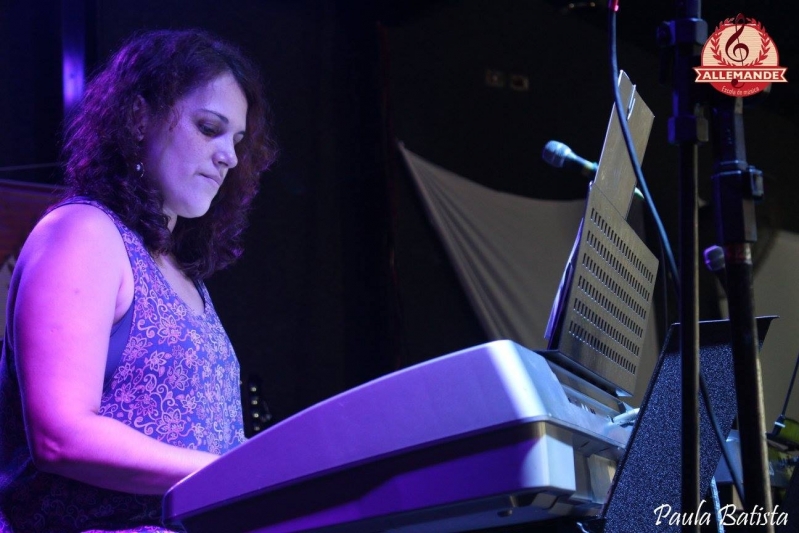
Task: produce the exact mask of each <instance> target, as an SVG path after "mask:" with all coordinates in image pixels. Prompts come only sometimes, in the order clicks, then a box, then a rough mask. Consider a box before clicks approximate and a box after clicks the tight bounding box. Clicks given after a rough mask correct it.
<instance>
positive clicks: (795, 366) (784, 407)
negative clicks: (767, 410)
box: [780, 354, 799, 419]
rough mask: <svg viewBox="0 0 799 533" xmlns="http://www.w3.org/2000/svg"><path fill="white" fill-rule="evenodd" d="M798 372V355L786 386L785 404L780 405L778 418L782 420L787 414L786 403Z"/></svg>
mask: <svg viewBox="0 0 799 533" xmlns="http://www.w3.org/2000/svg"><path fill="white" fill-rule="evenodd" d="M797 370H799V354H797V355H796V363H795V364H794V366H793V376H791V384H790V385H788V394H786V395H785V403H783V404H782V411H781V412H780V416H781V417H782V418H783V419H784V418H785V413H787V412H788V401H789V400H790V399H791V392H793V384H794V383H795V382H796V371H797Z"/></svg>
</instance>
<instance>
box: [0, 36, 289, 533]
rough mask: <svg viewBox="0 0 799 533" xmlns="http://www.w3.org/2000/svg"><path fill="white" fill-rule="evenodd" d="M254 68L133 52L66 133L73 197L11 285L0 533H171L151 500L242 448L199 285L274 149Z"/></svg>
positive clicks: (214, 43)
mask: <svg viewBox="0 0 799 533" xmlns="http://www.w3.org/2000/svg"><path fill="white" fill-rule="evenodd" d="M267 112H268V111H267V107H266V103H265V102H264V100H263V97H262V94H261V83H260V81H259V76H258V72H257V69H256V68H255V67H254V65H253V64H252V63H251V62H250V61H249V60H247V59H246V58H245V57H244V56H243V55H242V54H241V53H240V52H239V51H238V50H237V49H236V48H235V47H233V46H231V45H230V44H228V43H225V42H223V41H220V40H219V39H217V38H215V37H213V36H210V35H208V34H206V33H204V32H199V31H159V32H151V33H146V34H142V35H139V36H137V37H134V38H133V39H131V40H129V41H128V42H127V43H126V44H125V45H124V46H123V47H122V49H121V50H120V51H119V52H118V53H117V54H116V55H115V56H114V57H113V58H111V60H110V61H109V63H108V64H107V65H106V66H105V68H104V69H103V70H102V71H101V72H100V73H99V74H98V75H97V76H96V77H95V78H94V80H93V81H92V82H91V83H90V85H89V87H88V89H87V91H86V95H85V97H84V101H83V103H82V105H81V107H80V109H79V111H78V112H77V114H76V115H75V117H74V119H73V120H72V121H71V123H70V125H69V126H68V128H67V140H66V144H65V160H66V166H65V176H66V181H67V185H68V191H69V194H68V197H67V199H66V200H64V201H63V202H61V203H60V204H59V205H58V206H56V207H55V208H53V209H51V210H50V211H49V212H48V213H47V214H46V215H45V216H44V217H43V218H42V220H41V221H40V222H39V223H38V224H37V225H36V227H35V228H34V229H33V231H32V232H31V235H30V236H29V238H28V240H27V242H26V243H25V245H24V247H23V249H22V251H21V253H20V256H19V260H18V262H17V265H16V267H15V270H14V274H13V279H12V282H11V287H10V291H9V306H8V320H7V325H6V336H5V341H4V343H3V344H4V351H3V356H2V361H1V364H0V391H2V394H0V423H2V433H0V453H1V454H2V455H1V456H0V469H2V470H1V471H0V531H13V532H16V533H19V532H29V531H31V532H58V533H67V532H73V531H74V532H78V531H81V532H82V531H93V530H103V531H123V530H124V531H168V529H164V528H163V527H162V526H160V525H159V523H160V519H161V497H162V495H163V494H164V492H165V491H166V490H167V489H168V488H169V487H171V486H172V485H174V484H175V483H176V482H177V481H179V480H180V479H182V478H183V477H185V476H187V475H188V474H190V473H192V472H194V471H196V470H198V469H200V468H202V467H203V466H205V465H207V464H208V463H210V462H211V461H213V460H214V459H215V458H216V457H218V455H219V454H222V453H225V452H226V451H228V450H230V449H231V448H233V447H235V446H236V445H238V444H239V443H241V442H242V441H243V440H244V434H243V429H242V419H241V403H240V392H239V366H238V361H237V360H236V356H235V353H234V352H233V349H232V347H231V346H230V342H229V340H228V338H227V335H226V334H225V332H224V329H223V328H222V326H221V324H220V323H219V319H218V317H217V315H216V313H215V311H214V309H213V306H212V305H211V302H210V300H209V297H208V293H207V291H206V289H205V287H204V285H203V283H202V280H203V279H205V278H207V277H208V276H209V275H211V274H212V273H213V272H214V271H216V270H219V269H221V268H224V267H225V266H227V265H229V264H230V263H232V262H233V261H234V260H235V259H236V258H237V257H238V256H239V255H240V253H241V248H240V235H241V232H242V230H243V227H244V225H245V217H246V213H247V210H248V206H249V205H250V202H251V200H252V198H253V196H254V194H255V192H256V190H257V185H258V177H259V173H260V172H261V171H262V170H265V169H266V168H267V167H268V165H269V164H270V163H271V161H272V160H273V158H274V156H275V153H276V149H275V146H274V143H273V141H272V140H271V137H270V133H269V128H268V124H267Z"/></svg>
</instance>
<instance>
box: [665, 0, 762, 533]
mask: <svg viewBox="0 0 799 533" xmlns="http://www.w3.org/2000/svg"><path fill="white" fill-rule="evenodd" d="M700 13H701V0H677V1H676V18H675V20H672V21H669V22H667V23H664V24H663V25H662V26H661V28H660V30H659V32H658V40H659V44H660V45H661V46H662V47H667V48H673V50H674V56H673V63H672V71H671V81H672V87H673V90H672V95H673V97H672V111H673V115H672V117H670V118H669V142H670V143H671V144H676V145H677V146H678V150H679V164H678V172H679V176H678V180H679V186H680V193H679V198H680V304H679V307H680V309H679V311H680V325H681V327H680V349H681V355H682V359H681V361H682V425H683V433H682V443H681V444H682V469H681V472H682V498H681V511H682V512H683V513H692V512H695V511H697V510H698V509H699V504H700V497H701V495H700V494H699V470H700V458H699V317H698V314H699V311H698V309H699V291H698V250H697V241H698V235H697V233H698V225H699V216H698V202H697V198H698V186H697V184H698V173H699V171H698V145H699V144H700V143H702V142H706V141H707V140H708V123H707V120H706V119H705V118H704V116H703V112H702V111H703V107H702V99H701V95H700V88H699V84H697V83H696V82H695V81H694V80H695V76H694V72H693V67H696V66H698V65H699V56H700V54H701V49H702V46H703V45H704V43H705V41H706V40H707V23H706V22H705V21H704V20H702V19H701V14H700ZM742 111H743V102H742V100H741V99H740V98H737V99H736V98H731V97H729V96H725V95H722V94H719V95H717V96H716V97H715V98H714V105H713V120H714V151H715V155H716V164H715V167H714V175H713V190H714V203H715V206H716V228H717V231H718V236H719V239H720V241H721V244H722V246H723V248H724V252H725V256H726V263H727V276H728V278H727V299H728V307H729V315H730V328H731V333H732V352H733V362H734V363H733V364H734V375H735V387H736V394H737V402H738V424H739V431H740V434H741V456H742V458H743V460H742V463H743V474H744V494H743V495H741V496H742V500H743V501H744V507H745V511H746V512H747V513H757V512H764V511H765V512H771V511H773V508H772V502H771V492H770V489H769V477H768V463H767V450H766V429H765V419H764V414H763V392H762V388H761V372H760V362H759V359H758V345H757V339H758V336H757V325H756V322H755V318H754V303H753V302H754V297H753V286H752V254H751V243H752V242H754V241H755V240H756V234H757V231H756V226H755V216H754V201H755V199H757V198H759V197H762V195H763V191H762V175H761V174H760V172H759V171H757V170H755V169H754V168H751V167H749V166H748V165H747V163H746V150H745V147H744V137H743V115H742ZM750 516H755V515H754V514H751V515H750ZM750 521H755V520H754V518H752V519H751V520H750ZM758 522H759V521H758ZM766 522H767V523H766V524H765V525H759V524H758V525H754V526H751V525H750V527H749V530H750V531H755V530H757V531H767V532H769V533H771V532H773V530H774V528H773V525H772V524H771V523H769V521H768V520H766ZM682 531H683V532H697V533H698V532H699V524H683V526H682Z"/></svg>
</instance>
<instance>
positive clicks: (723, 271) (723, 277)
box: [702, 244, 727, 291]
mask: <svg viewBox="0 0 799 533" xmlns="http://www.w3.org/2000/svg"><path fill="white" fill-rule="evenodd" d="M702 255H704V257H705V266H706V267H707V269H708V270H710V271H711V272H713V273H714V274H715V275H716V278H718V280H719V282H720V283H721V286H722V287H724V290H725V291H726V290H727V263H726V261H725V260H724V249H723V248H722V247H721V246H717V245H715V244H714V245H713V246H711V247H709V248H706V249H705V251H704V253H703V254H702Z"/></svg>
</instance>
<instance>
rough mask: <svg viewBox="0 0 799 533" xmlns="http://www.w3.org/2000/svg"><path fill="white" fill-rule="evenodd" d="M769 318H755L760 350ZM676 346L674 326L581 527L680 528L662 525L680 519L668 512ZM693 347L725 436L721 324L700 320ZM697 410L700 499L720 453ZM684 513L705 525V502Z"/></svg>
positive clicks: (730, 409) (726, 384) (676, 457)
mask: <svg viewBox="0 0 799 533" xmlns="http://www.w3.org/2000/svg"><path fill="white" fill-rule="evenodd" d="M773 318H774V317H764V318H758V319H757V326H758V340H759V343H760V345H761V346H762V344H763V340H764V338H765V335H766V332H767V331H768V328H769V325H770V323H771V320H772V319H773ZM679 344H680V329H679V325H672V326H671V328H670V329H669V332H668V335H667V338H666V341H665V342H664V348H663V352H662V353H661V355H660V359H659V361H658V363H657V365H656V367H655V372H654V373H653V375H652V379H651V380H650V383H649V388H648V390H647V392H646V394H645V396H644V400H643V403H642V404H641V410H640V413H639V415H638V420H637V422H636V425H635V427H634V428H633V432H632V435H631V436H630V441H629V444H628V446H627V451H626V453H625V455H624V457H623V459H622V461H621V462H620V463H619V467H618V470H617V472H616V476H615V479H614V483H613V486H612V488H611V490H610V493H609V495H608V500H607V503H606V505H605V507H604V508H603V511H602V514H601V517H600V519H598V520H597V521H595V522H593V523H589V524H586V525H587V526H588V527H589V528H590V529H591V530H594V531H603V532H604V533H629V532H630V531H636V532H640V533H647V532H652V533H664V532H667V531H674V532H679V531H680V530H681V526H680V525H669V518H670V517H673V518H677V517H679V516H680V515H675V513H680V512H682V509H681V488H682V484H681V456H682V453H681V433H682V423H681V422H682V420H681V419H682V414H681V380H682V378H681V367H682V364H681V358H680V347H679ZM699 344H700V347H699V351H700V365H701V372H702V375H703V376H704V378H705V382H706V384H707V389H708V393H709V396H710V398H709V400H710V403H711V405H712V409H713V412H714V413H715V415H716V418H717V420H718V422H719V425H720V426H721V430H722V433H723V434H724V435H725V437H726V436H727V434H728V433H729V431H730V429H731V427H732V422H733V420H734V418H735V416H736V413H737V409H736V405H737V404H736V395H735V378H734V375H733V362H732V347H731V345H730V325H729V322H728V321H726V320H723V321H712V322H700V324H699ZM699 406H700V408H699V415H700V445H701V451H700V494H707V493H708V488H709V486H710V480H711V479H712V477H713V474H714V472H715V470H716V466H717V465H718V462H719V459H720V457H721V448H720V447H719V445H718V442H717V440H716V437H715V435H714V432H713V429H712V426H711V425H710V419H709V418H708V414H707V409H706V407H705V404H704V402H703V401H700V402H699ZM686 512H687V513H690V514H691V515H694V516H698V517H699V518H700V519H701V518H702V517H703V516H705V515H704V513H707V515H706V517H705V520H710V522H711V523H713V520H714V518H712V517H713V502H712V501H711V499H710V498H706V501H705V502H704V503H703V504H702V505H701V506H700V509H698V510H697V509H687V510H686ZM695 513H697V514H696V515H695Z"/></svg>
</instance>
